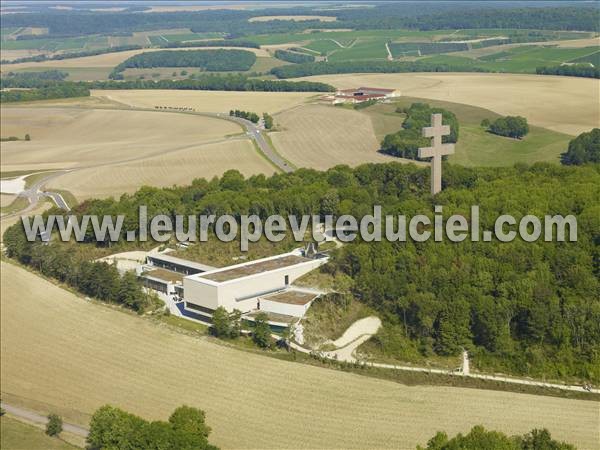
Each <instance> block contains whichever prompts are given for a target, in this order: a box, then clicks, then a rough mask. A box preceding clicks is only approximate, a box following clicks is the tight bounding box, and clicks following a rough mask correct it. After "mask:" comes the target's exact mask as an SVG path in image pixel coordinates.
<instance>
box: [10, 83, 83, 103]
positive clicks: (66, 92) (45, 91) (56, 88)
mask: <svg viewBox="0 0 600 450" xmlns="http://www.w3.org/2000/svg"><path fill="white" fill-rule="evenodd" d="M89 96H90V89H89V87H88V86H86V85H84V84H81V83H75V82H72V81H62V82H60V83H56V84H53V85H50V86H47V87H40V88H34V89H18V90H8V91H6V90H2V91H0V103H10V102H30V101H34V100H51V99H55V98H69V97H89Z"/></svg>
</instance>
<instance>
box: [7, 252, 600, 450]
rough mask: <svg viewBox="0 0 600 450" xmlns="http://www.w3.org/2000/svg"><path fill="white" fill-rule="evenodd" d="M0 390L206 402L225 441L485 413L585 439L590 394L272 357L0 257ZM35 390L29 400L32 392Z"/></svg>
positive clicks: (347, 439)
mask: <svg viewBox="0 0 600 450" xmlns="http://www.w3.org/2000/svg"><path fill="white" fill-rule="evenodd" d="M1 268H2V273H3V280H10V283H7V282H3V283H2V292H1V293H2V295H1V308H2V314H1V321H2V322H1V325H2V327H1V333H2V336H1V337H2V339H1V350H2V367H1V376H2V400H4V401H6V402H8V403H11V404H15V405H23V406H26V407H29V408H35V409H38V410H40V411H42V412H46V411H50V410H51V411H53V412H56V413H58V414H60V415H62V416H63V418H64V420H66V421H72V422H75V423H79V424H87V421H88V420H89V415H90V413H91V412H93V411H94V410H95V409H96V408H98V407H99V406H101V405H103V404H106V403H111V404H114V405H117V406H119V407H122V408H125V409H127V410H129V411H132V412H134V413H136V414H140V415H142V416H144V417H146V418H149V419H163V420H164V419H166V418H167V417H168V415H169V414H170V413H171V412H172V411H173V409H174V408H176V407H177V406H179V405H181V404H183V403H185V404H188V405H192V406H197V407H200V408H202V409H204V410H205V411H206V413H207V421H208V423H209V424H210V426H211V427H212V429H213V434H212V436H211V441H213V442H214V443H215V444H216V445H218V446H220V447H222V448H236V449H241V448H263V449H264V448H357V447H361V446H362V447H368V448H411V449H412V448H415V446H416V444H425V442H426V441H427V439H429V438H430V437H431V436H432V435H433V434H434V433H435V432H436V431H437V430H445V431H446V432H448V433H449V434H455V433H457V432H459V431H466V430H467V429H469V428H470V427H471V426H473V425H474V424H483V425H484V426H486V427H489V428H492V429H498V430H502V431H504V432H507V433H524V432H526V431H529V430H530V429H531V428H533V427H547V428H548V429H549V430H550V431H551V432H552V435H553V436H554V437H556V438H558V439H561V440H567V441H570V442H573V443H574V444H576V445H577V446H578V447H579V448H582V449H584V448H593V447H594V446H596V445H597V443H598V438H599V436H598V422H597V420H598V413H599V404H598V403H597V402H592V401H582V400H566V399H559V398H554V397H542V396H533V395H527V394H514V393H506V392H499V391H484V390H477V389H463V388H449V387H448V388H447V387H432V386H427V387H426V386H414V387H408V386H404V385H401V384H397V383H393V382H389V381H384V380H378V379H374V378H367V377H362V376H359V375H353V374H348V373H344V372H339V371H332V370H328V369H323V368H317V367H313V366H308V365H302V364H299V363H292V362H285V361H281V360H276V359H271V358H268V357H265V356H261V355H259V354H255V353H246V352H242V351H240V350H236V349H233V348H229V347H225V346H222V345H218V344H215V343H214V342H213V341H212V340H211V339H209V338H200V337H191V336H188V335H183V334H180V333H178V332H175V331H173V330H171V329H168V328H166V327H164V326H160V325H157V324H155V323H152V322H150V321H148V320H143V319H141V318H139V317H137V316H135V315H133V314H125V313H123V312H119V311H115V310H112V309H110V308H108V307H104V306H101V305H98V304H95V303H90V302H86V301H85V300H83V299H81V298H78V297H76V296H75V295H73V294H71V293H69V292H67V291H65V290H62V289H60V288H59V287H57V286H55V285H53V284H51V283H49V282H47V281H45V280H43V279H42V278H39V277H37V276H36V275H34V274H32V273H30V272H27V271H25V270H24V269H21V268H18V267H16V266H13V265H12V264H8V263H2V267H1ZM30 399H35V400H30Z"/></svg>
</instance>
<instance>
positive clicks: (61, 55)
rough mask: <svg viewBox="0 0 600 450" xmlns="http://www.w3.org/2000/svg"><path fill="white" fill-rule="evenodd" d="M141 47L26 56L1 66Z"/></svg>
mask: <svg viewBox="0 0 600 450" xmlns="http://www.w3.org/2000/svg"><path fill="white" fill-rule="evenodd" d="M142 48H144V47H142V46H141V45H118V46H115V47H108V48H101V49H98V50H85V51H81V52H69V53H56V54H53V55H46V54H43V55H36V56H25V57H23V58H17V59H13V60H10V61H7V60H2V62H1V64H18V63H24V62H42V61H60V60H63V59H72V58H81V57H83V56H96V55H103V54H105V53H117V52H126V51H129V50H139V49H142Z"/></svg>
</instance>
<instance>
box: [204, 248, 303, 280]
mask: <svg viewBox="0 0 600 450" xmlns="http://www.w3.org/2000/svg"><path fill="white" fill-rule="evenodd" d="M307 261H310V259H308V258H304V257H302V256H297V255H290V254H287V255H282V256H279V257H277V258H268V259H259V260H256V261H250V262H247V263H244V264H239V265H236V266H232V267H230V268H227V267H226V268H224V269H217V270H216V271H214V272H210V273H200V274H197V275H196V276H197V277H200V278H205V279H207V280H211V281H216V282H218V283H221V282H224V281H230V280H233V279H236V278H243V277H247V276H250V275H255V274H257V273H262V272H269V271H271V270H277V269H281V268H283V267H288V266H295V265H296V264H300V263H304V262H307Z"/></svg>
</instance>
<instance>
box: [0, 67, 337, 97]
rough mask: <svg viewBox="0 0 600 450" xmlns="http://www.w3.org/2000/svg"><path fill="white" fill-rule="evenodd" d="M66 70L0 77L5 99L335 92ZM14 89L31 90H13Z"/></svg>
mask: <svg viewBox="0 0 600 450" xmlns="http://www.w3.org/2000/svg"><path fill="white" fill-rule="evenodd" d="M65 76H66V74H65V73H64V72H60V71H56V70H49V71H44V72H24V73H13V74H12V75H10V74H8V75H7V76H4V77H2V78H0V89H2V91H1V93H0V95H2V101H7V102H9V101H25V100H41V99H48V98H62V97H81V96H89V90H90V89H182V90H215V91H217V90H218V91H261V92H332V91H335V88H334V87H333V86H331V85H329V84H325V83H318V82H312V81H287V80H261V79H258V78H250V77H248V76H246V75H240V74H230V75H217V74H203V75H198V76H197V77H194V78H193V79H191V78H188V79H184V80H156V81H155V80H132V81H117V80H108V81H79V82H72V81H64V79H63V78H64V77H65ZM12 88H18V89H30V90H10V89H12Z"/></svg>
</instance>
